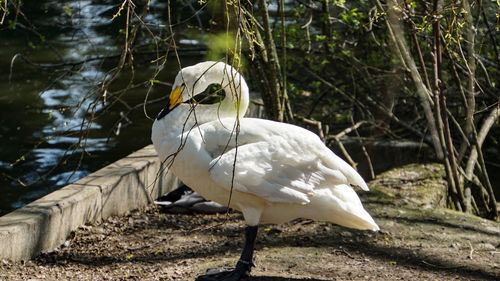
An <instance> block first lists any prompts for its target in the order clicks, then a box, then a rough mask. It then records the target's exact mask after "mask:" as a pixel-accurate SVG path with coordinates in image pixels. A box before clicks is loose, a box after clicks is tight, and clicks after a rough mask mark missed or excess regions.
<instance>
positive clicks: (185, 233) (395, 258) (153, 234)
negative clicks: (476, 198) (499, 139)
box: [0, 165, 500, 281]
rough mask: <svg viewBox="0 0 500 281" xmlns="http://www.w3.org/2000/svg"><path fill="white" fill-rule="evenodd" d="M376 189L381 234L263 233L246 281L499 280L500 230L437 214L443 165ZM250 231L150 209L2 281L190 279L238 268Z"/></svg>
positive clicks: (274, 229)
mask: <svg viewBox="0 0 500 281" xmlns="http://www.w3.org/2000/svg"><path fill="white" fill-rule="evenodd" d="M370 186H371V188H372V192H370V193H363V194H362V200H363V202H364V205H365V206H366V209H367V210H368V211H369V212H370V213H371V214H372V215H373V217H374V219H375V220H376V221H377V223H378V224H379V225H380V228H381V229H382V231H381V232H378V233H373V232H369V231H355V230H351V229H347V228H343V227H339V226H336V225H333V224H331V223H324V222H313V221H310V220H295V221H292V222H289V223H286V224H282V225H277V226H275V225H264V226H262V227H261V228H260V230H259V235H258V239H257V244H256V254H255V264H256V265H257V266H256V267H255V268H254V269H253V271H252V276H253V277H250V278H248V279H247V280H276V281H277V280H361V279H363V280H500V224H499V223H495V222H491V221H487V220H483V219H480V218H476V217H473V216H469V215H464V214H461V213H457V212H453V211H450V210H445V209H443V208H441V207H439V206H440V205H443V204H444V201H443V200H444V197H443V195H444V192H443V191H444V190H445V188H444V181H443V179H442V169H441V168H439V166H436V165H425V166H422V165H412V166H407V167H404V168H401V169H396V170H392V171H390V172H388V173H385V174H383V175H381V176H379V177H378V179H377V180H375V181H373V182H372V183H371V184H370ZM243 229H244V223H243V222H242V217H241V215H240V214H238V213H230V214H229V215H226V214H219V215H201V214H191V215H190V214H182V215H180V214H168V213H162V212H160V211H159V210H158V209H156V208H153V207H152V208H150V209H148V210H145V211H135V212H132V213H131V214H129V215H128V216H125V217H115V218H110V219H107V220H105V221H104V222H103V223H101V224H100V225H86V226H83V227H81V228H80V229H78V230H77V231H75V232H74V233H73V234H72V235H71V237H68V240H67V242H66V243H65V245H63V246H61V248H60V249H58V250H56V251H54V252H52V253H47V254H43V255H41V256H40V257H38V258H36V259H34V260H32V261H26V262H19V263H13V262H10V261H5V260H4V261H0V280H42V279H45V280H56V279H57V280H65V279H66V280H193V279H194V278H195V277H196V276H197V275H199V274H202V273H204V272H205V270H206V269H207V268H213V267H218V266H232V265H233V264H234V263H235V262H236V260H237V259H238V257H239V253H240V251H241V247H242V244H243V243H242V233H243Z"/></svg>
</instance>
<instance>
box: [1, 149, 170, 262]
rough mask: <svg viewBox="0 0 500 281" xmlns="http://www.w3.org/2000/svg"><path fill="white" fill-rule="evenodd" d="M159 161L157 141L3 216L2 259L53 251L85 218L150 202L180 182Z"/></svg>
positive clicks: (102, 216) (98, 217) (91, 220)
mask: <svg viewBox="0 0 500 281" xmlns="http://www.w3.org/2000/svg"><path fill="white" fill-rule="evenodd" d="M159 162H160V161H159V159H158V158H157V156H156V152H155V150H154V148H153V146H152V145H149V146H146V147H145V148H143V149H140V150H138V151H136V152H134V153H132V154H130V155H128V156H127V157H125V158H122V159H120V160H118V161H116V162H114V163H112V164H110V165H108V166H106V167H104V168H102V169H100V170H98V171H97V172H95V173H92V174H90V175H88V176H86V177H84V178H82V179H80V180H78V181H77V182H75V183H73V184H70V185H67V186H65V187H63V188H61V189H60V190H57V191H55V192H52V193H50V194H48V195H46V196H44V197H42V198H40V199H38V200H36V201H34V202H31V203H30V204H28V205H26V206H24V207H22V208H20V209H17V210H15V211H13V212H11V213H9V214H7V215H5V216H2V217H0V259H9V260H12V261H17V260H25V259H30V258H33V257H35V256H36V255H38V254H40V253H42V252H49V251H53V250H54V249H55V248H57V247H59V246H60V245H61V244H63V243H64V242H65V240H66V238H67V237H68V235H69V234H70V233H71V231H73V230H75V229H76V228H77V227H79V226H81V225H83V224H85V223H99V222H100V221H101V220H102V219H105V218H107V217H109V216H113V215H123V214H126V213H127V212H129V211H131V210H134V209H140V208H143V207H145V206H146V205H148V204H150V203H152V202H151V200H152V199H156V198H158V197H159V196H160V195H162V194H164V193H166V192H167V191H169V190H170V189H171V187H173V186H177V179H176V178H175V177H174V176H172V174H171V173H168V174H167V175H165V172H163V173H160V174H159V173H158V172H159V170H160V169H159V168H160V163H159ZM162 170H163V169H162ZM155 180H156V181H155Z"/></svg>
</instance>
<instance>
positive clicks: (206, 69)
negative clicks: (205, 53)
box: [157, 61, 248, 119]
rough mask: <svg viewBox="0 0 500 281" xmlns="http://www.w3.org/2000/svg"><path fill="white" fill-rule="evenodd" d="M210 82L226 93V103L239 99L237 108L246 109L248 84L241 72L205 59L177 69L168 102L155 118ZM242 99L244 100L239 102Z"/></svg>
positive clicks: (233, 103) (192, 96)
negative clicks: (219, 86) (179, 69)
mask: <svg viewBox="0 0 500 281" xmlns="http://www.w3.org/2000/svg"><path fill="white" fill-rule="evenodd" d="M212 84H219V85H221V87H222V89H223V90H224V92H225V94H226V97H225V99H224V101H225V103H226V104H228V103H230V104H231V105H233V106H232V107H234V105H235V102H234V101H239V104H237V108H241V106H243V107H244V111H246V107H247V106H248V86H247V84H246V82H245V80H244V79H243V77H242V76H241V74H240V73H239V72H238V71H236V69H234V68H233V67H232V66H230V65H228V64H226V63H223V62H215V61H206V62H201V63H198V64H195V65H192V66H188V67H185V68H183V69H181V71H179V73H178V74H177V76H176V77H175V81H174V84H173V85H172V92H171V93H170V98H169V102H168V104H167V106H166V107H165V108H164V109H163V110H162V111H161V112H160V114H159V115H158V118H157V119H161V118H162V117H163V116H165V115H167V114H168V113H169V112H170V111H172V110H173V109H174V108H175V107H177V106H178V105H179V104H181V103H184V102H188V101H190V100H192V99H193V98H194V97H195V96H196V95H198V94H201V93H203V92H204V91H205V90H206V88H207V87H208V86H210V85H212ZM236 96H237V97H238V98H236ZM243 99H244V100H245V102H244V103H243V104H240V103H241V101H242V100H243ZM230 107H231V106H230ZM219 108H220V106H219ZM244 111H243V114H244ZM241 116H242V115H241Z"/></svg>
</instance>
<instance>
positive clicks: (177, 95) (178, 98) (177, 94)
mask: <svg viewBox="0 0 500 281" xmlns="http://www.w3.org/2000/svg"><path fill="white" fill-rule="evenodd" d="M179 103H182V86H179V87H177V88H175V89H174V90H172V92H171V93H170V102H169V107H168V109H169V110H172V109H173V108H174V107H176V106H177V105H178V104H179Z"/></svg>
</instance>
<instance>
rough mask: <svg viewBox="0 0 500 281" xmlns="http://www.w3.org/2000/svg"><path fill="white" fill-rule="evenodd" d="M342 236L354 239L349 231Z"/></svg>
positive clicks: (342, 233) (343, 232)
mask: <svg viewBox="0 0 500 281" xmlns="http://www.w3.org/2000/svg"><path fill="white" fill-rule="evenodd" d="M340 235H342V237H352V233H351V232H349V231H342V232H341V233H340Z"/></svg>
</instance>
